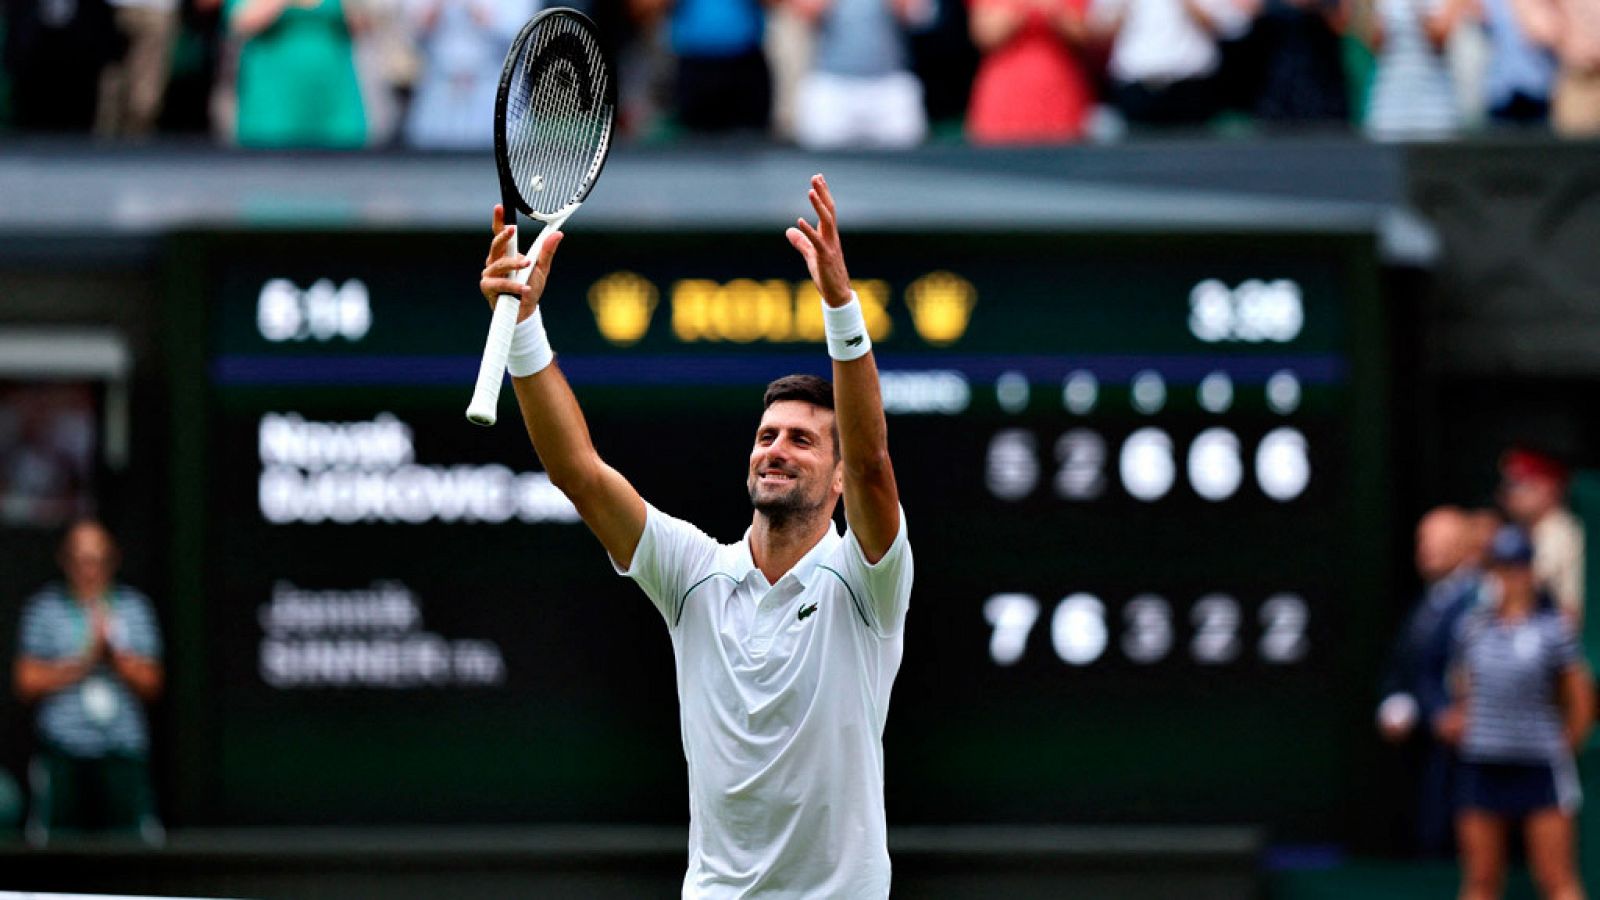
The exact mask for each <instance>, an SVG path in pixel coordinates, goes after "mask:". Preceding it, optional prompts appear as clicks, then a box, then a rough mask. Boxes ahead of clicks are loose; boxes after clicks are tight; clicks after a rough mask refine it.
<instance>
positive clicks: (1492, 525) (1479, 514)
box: [1467, 506, 1506, 569]
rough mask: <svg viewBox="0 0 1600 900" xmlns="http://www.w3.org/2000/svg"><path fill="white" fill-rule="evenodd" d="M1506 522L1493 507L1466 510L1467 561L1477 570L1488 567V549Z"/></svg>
mask: <svg viewBox="0 0 1600 900" xmlns="http://www.w3.org/2000/svg"><path fill="white" fill-rule="evenodd" d="M1505 523H1506V520H1505V518H1504V517H1503V516H1501V515H1500V511H1499V510H1498V509H1495V508H1493V507H1487V506H1485V507H1478V508H1477V509H1469V510H1467V553H1468V558H1469V561H1470V562H1471V563H1472V564H1473V565H1474V566H1477V567H1478V568H1479V569H1484V568H1487V567H1488V565H1489V548H1490V547H1492V546H1494V536H1495V533H1496V532H1498V531H1499V530H1500V526H1502V525H1504V524H1505Z"/></svg>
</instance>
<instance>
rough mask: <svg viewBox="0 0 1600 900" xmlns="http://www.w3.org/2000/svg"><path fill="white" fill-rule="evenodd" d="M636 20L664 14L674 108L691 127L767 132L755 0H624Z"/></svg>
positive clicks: (767, 98)
mask: <svg viewBox="0 0 1600 900" xmlns="http://www.w3.org/2000/svg"><path fill="white" fill-rule="evenodd" d="M629 3H630V5H631V8H632V10H633V13H634V16H635V18H637V19H639V20H640V21H641V22H643V23H646V25H648V24H649V23H652V22H654V21H655V20H657V19H659V18H662V17H666V18H667V31H668V36H669V39H670V43H671V45H672V52H673V53H674V54H675V55H676V56H677V78H676V85H675V91H676V97H675V98H674V99H675V103H674V107H675V112H676V115H677V121H678V124H679V125H681V126H682V127H684V128H687V129H689V130H691V131H700V132H713V133H715V132H729V131H748V130H756V131H766V130H767V128H768V125H769V121H770V119H771V115H772V112H771V110H772V76H771V73H770V72H769V70H768V69H767V59H766V55H765V54H764V53H763V52H762V45H761V39H762V34H763V31H764V29H765V27H766V21H765V16H764V15H763V14H762V10H761V4H760V3H759V2H758V0H629Z"/></svg>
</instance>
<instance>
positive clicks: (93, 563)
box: [13, 520, 164, 845]
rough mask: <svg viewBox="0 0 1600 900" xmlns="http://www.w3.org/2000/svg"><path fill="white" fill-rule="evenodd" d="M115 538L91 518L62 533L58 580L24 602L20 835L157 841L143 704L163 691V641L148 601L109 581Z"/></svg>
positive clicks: (18, 674)
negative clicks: (25, 794)
mask: <svg viewBox="0 0 1600 900" xmlns="http://www.w3.org/2000/svg"><path fill="white" fill-rule="evenodd" d="M119 559H120V558H119V554H118V550H117V545H116V542H115V541H114V540H113V539H112V537H111V535H110V533H109V532H107V531H106V529H105V528H104V527H102V526H101V525H100V524H99V523H98V522H95V521H92V520H80V521H78V522H76V523H74V524H73V525H72V526H71V527H70V528H69V529H68V530H67V534H66V537H65V539H64V540H63V541H62V543H61V550H60V555H59V556H58V558H57V561H58V562H59V563H60V565H61V570H62V572H63V573H64V574H65V575H66V580H65V582H63V583H56V584H50V585H47V586H46V587H45V588H43V589H42V590H40V591H39V592H38V593H37V594H35V595H34V596H33V597H32V598H30V599H29V600H28V601H27V603H26V604H25V605H24V606H23V610H22V618H21V624H20V626H19V632H20V636H19V638H18V642H17V661H16V665H15V670H14V673H13V686H14V689H15V691H16V695H17V697H18V698H19V699H21V700H22V702H23V703H25V704H35V705H37V712H36V714H35V722H36V732H37V735H38V741H39V745H38V747H37V750H36V752H35V754H34V757H33V762H32V763H31V764H30V767H29V778H28V781H29V784H30V786H31V788H32V797H31V800H30V803H29V813H28V823H27V837H28V840H29V842H30V843H33V844H36V845H38V844H44V843H46V842H48V841H49V840H51V839H53V838H55V837H57V836H58V835H59V834H61V833H63V832H76V831H83V830H90V829H107V830H112V831H120V832H127V833H131V834H136V835H138V836H139V837H141V838H142V839H144V840H145V841H147V842H152V843H154V842H158V841H159V840H160V839H161V837H162V833H161V826H160V824H159V822H158V821H157V819H156V814H155V802H154V799H153V797H152V796H151V791H150V777H149V762H148V761H149V751H150V735H149V726H148V725H147V724H146V720H145V711H144V707H145V705H146V704H149V703H151V702H153V701H155V699H156V698H157V697H159V696H160V695H161V687H162V682H163V677H164V676H163V672H162V666H161V635H160V632H159V631H158V630H157V628H156V618H155V613H154V611H153V610H152V609H151V606H150V601H149V600H148V599H147V598H146V597H145V596H144V595H143V594H141V593H140V592H138V591H136V590H134V589H133V588H130V587H128V586H126V585H123V584H119V583H117V582H116V580H115V575H116V571H117V564H118V562H119Z"/></svg>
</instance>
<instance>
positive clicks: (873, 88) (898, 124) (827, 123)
mask: <svg viewBox="0 0 1600 900" xmlns="http://www.w3.org/2000/svg"><path fill="white" fill-rule="evenodd" d="M913 2H916V0H789V3H790V5H791V7H792V8H793V9H794V10H795V11H796V12H798V13H799V14H800V15H801V16H802V17H803V18H805V19H807V20H808V21H810V22H811V23H813V26H814V28H815V29H816V40H815V43H814V45H813V58H812V64H811V71H810V72H808V73H807V74H806V76H805V77H804V78H803V79H802V80H801V82H800V89H799V92H798V96H797V98H796V104H795V116H794V123H793V126H794V136H795V140H796V141H797V142H798V143H799V144H800V146H802V147H805V148H807V149H812V150H828V149H838V148H841V147H909V146H912V145H914V144H918V143H920V142H921V141H922V139H923V138H924V137H925V136H926V135H927V132H928V120H927V114H926V113H925V112H924V111H923V107H922V84H921V83H920V82H918V81H917V76H915V75H913V74H911V70H910V66H909V63H908V58H907V53H906V38H905V32H904V22H905V21H906V20H907V19H909V18H910V17H911V14H912V9H911V4H912V3H913Z"/></svg>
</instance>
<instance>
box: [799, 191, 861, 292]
mask: <svg viewBox="0 0 1600 900" xmlns="http://www.w3.org/2000/svg"><path fill="white" fill-rule="evenodd" d="M806 197H807V198H808V199H809V200H810V201H811V207H812V209H815V210H816V211H817V224H816V226H815V227H813V226H812V225H811V223H810V222H807V221H806V220H805V219H799V220H797V221H796V222H795V227H793V228H790V229H788V230H787V231H785V232H784V236H785V237H787V238H788V239H789V243H790V244H793V245H794V248H795V249H796V250H798V251H800V255H801V256H803V257H805V259H806V268H807V269H809V270H810V271H811V280H812V281H813V282H815V283H816V285H817V291H818V292H819V293H821V294H822V299H823V301H824V302H826V303H827V304H828V305H829V306H843V305H845V304H846V303H849V302H850V273H849V272H847V271H845V267H844V248H843V247H841V246H840V243H839V219H838V214H837V213H836V212H835V210H834V206H833V195H832V194H831V193H829V192H828V182H827V180H826V179H824V178H823V177H822V176H821V175H813V176H811V190H809V191H807V192H806Z"/></svg>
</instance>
